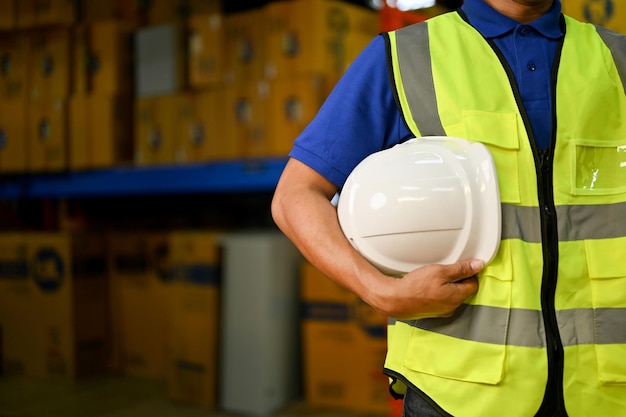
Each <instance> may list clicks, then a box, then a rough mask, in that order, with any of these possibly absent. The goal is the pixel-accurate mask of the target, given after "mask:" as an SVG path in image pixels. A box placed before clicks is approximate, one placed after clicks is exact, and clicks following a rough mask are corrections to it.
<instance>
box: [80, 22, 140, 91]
mask: <svg viewBox="0 0 626 417" xmlns="http://www.w3.org/2000/svg"><path fill="white" fill-rule="evenodd" d="M131 30H132V26H131V25H130V24H128V23H124V22H120V21H116V20H107V21H99V22H94V23H93V24H92V25H91V27H90V36H89V63H90V64H89V81H90V83H89V87H90V88H89V90H90V92H92V93H94V94H104V95H130V94H131V93H132V81H133V77H132V76H131V74H132V49H131V45H132V43H131V33H132V32H131Z"/></svg>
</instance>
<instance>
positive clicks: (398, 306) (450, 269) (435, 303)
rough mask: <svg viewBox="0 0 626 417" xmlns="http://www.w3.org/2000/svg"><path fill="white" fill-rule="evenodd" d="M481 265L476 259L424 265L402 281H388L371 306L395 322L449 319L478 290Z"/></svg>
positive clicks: (390, 279) (396, 279)
mask: <svg viewBox="0 0 626 417" xmlns="http://www.w3.org/2000/svg"><path fill="white" fill-rule="evenodd" d="M483 266H484V264H483V262H482V261H480V260H476V259H468V260H463V261H459V262H457V263H454V264H450V265H427V266H423V267H421V268H418V269H416V270H414V271H411V272H410V273H408V274H406V275H405V276H404V277H402V278H399V279H398V278H389V281H386V283H385V284H383V285H384V286H385V287H386V288H382V287H381V288H379V289H378V290H379V291H380V292H378V294H379V297H378V298H377V299H376V300H373V301H372V302H371V303H372V305H374V306H375V307H377V308H378V309H379V310H381V311H382V312H383V313H385V314H387V315H388V316H390V317H394V318H398V319H419V318H426V317H449V316H451V315H452V314H454V311H455V310H456V309H457V308H458V307H459V306H460V305H461V303H462V302H463V301H464V300H466V299H467V298H469V297H470V296H472V295H474V294H475V293H476V291H478V281H477V279H476V274H477V273H478V272H479V271H480V270H481V269H482V268H483ZM374 292H377V291H374Z"/></svg>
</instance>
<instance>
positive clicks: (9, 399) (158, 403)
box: [0, 377, 384, 417]
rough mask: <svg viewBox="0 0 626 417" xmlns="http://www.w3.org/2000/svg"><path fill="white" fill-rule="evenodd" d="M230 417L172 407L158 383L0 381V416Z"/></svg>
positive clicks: (333, 414) (291, 408) (303, 416)
mask: <svg viewBox="0 0 626 417" xmlns="http://www.w3.org/2000/svg"><path fill="white" fill-rule="evenodd" d="M148 416H149V417H231V416H234V415H233V414H229V413H225V412H219V411H215V410H209V409H206V408H202V407H194V406H189V405H182V404H176V403H173V402H172V401H170V400H168V399H167V398H166V397H165V386H164V385H163V384H162V383H161V382H156V381H146V380H139V379H133V378H128V377H106V378H99V379H95V380H89V381H83V382H79V383H71V382H60V381H55V382H46V381H35V380H32V379H19V378H18V379H15V378H11V379H9V378H0V417H148ZM272 417H384V416H378V415H372V414H358V413H350V412H341V411H337V410H321V409H311V408H310V407H307V406H306V405H305V404H303V403H302V402H294V403H293V404H289V405H288V406H287V407H285V409H284V410H281V411H280V412H279V413H277V414H275V415H274V416H272Z"/></svg>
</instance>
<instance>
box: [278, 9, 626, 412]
mask: <svg viewBox="0 0 626 417" xmlns="http://www.w3.org/2000/svg"><path fill="white" fill-rule="evenodd" d="M625 83H626V39H625V37H624V36H622V35H618V34H615V33H612V32H609V31H607V30H605V29H602V28H596V27H594V26H592V25H589V24H582V23H580V22H576V21H574V20H573V19H570V18H568V17H565V16H563V15H562V14H561V4H560V1H559V0H465V2H464V4H463V7H462V8H461V9H460V10H459V11H455V12H451V13H447V14H445V15H442V16H438V17H435V18H433V19H430V20H429V21H428V22H427V23H421V24H418V25H414V26H410V27H407V28H403V29H401V30H399V31H396V32H391V33H388V34H382V35H381V36H379V37H377V38H375V39H374V40H373V41H372V43H371V44H370V45H369V46H368V47H367V48H366V49H365V50H364V51H363V53H362V54H361V55H360V56H359V57H358V58H357V60H356V61H355V63H354V64H353V65H352V66H351V68H350V69H349V70H348V71H347V73H346V74H345V76H344V77H343V78H342V79H341V80H340V81H339V82H338V83H337V85H336V87H335V89H334V91H333V93H332V94H331V96H330V97H329V99H328V100H327V101H326V103H325V104H324V106H322V108H321V109H320V111H319V113H318V115H317V117H316V118H315V120H314V121H313V122H312V123H311V124H310V125H309V126H308V127H307V128H306V129H305V130H304V132H302V134H301V135H300V136H299V137H298V138H297V140H296V141H295V144H294V148H293V150H292V152H291V154H290V156H291V158H290V159H289V161H288V163H287V166H286V167H285V170H284V173H283V175H282V176H281V178H280V180H279V183H278V186H277V188H276V192H275V196H274V200H273V202H272V213H273V216H274V219H275V221H276V224H277V225H278V226H279V227H280V228H281V230H283V232H284V233H285V234H286V235H287V236H288V237H289V238H290V239H291V240H292V241H293V242H294V243H295V244H296V246H297V247H298V248H299V249H300V250H301V252H302V253H303V254H304V256H305V257H306V258H307V259H308V260H309V261H310V262H312V263H313V264H314V265H315V266H316V267H317V268H319V269H320V270H321V271H322V272H323V273H324V274H325V275H327V276H328V277H330V278H331V279H333V280H335V281H336V282H338V283H339V284H341V285H343V286H344V287H345V288H347V289H349V290H351V291H353V292H354V293H356V294H357V295H359V296H360V297H361V298H362V299H363V300H364V301H365V302H367V303H368V304H370V305H371V306H372V307H374V308H376V309H378V310H380V311H381V312H383V313H385V314H387V315H388V316H389V317H391V318H393V320H391V322H390V326H389V349H388V355H387V359H386V362H385V373H386V374H387V375H388V376H389V377H390V380H391V390H392V392H393V393H394V394H395V395H397V396H399V397H400V396H403V395H404V394H405V393H406V395H404V398H405V399H404V402H405V403H404V412H405V417H411V416H442V415H443V416H446V415H453V416H459V417H464V416H468V417H490V416H497V417H500V416H507V417H517V416H519V417H525V416H534V415H537V416H566V415H568V416H572V417H574V416H603V417H604V416H620V415H624V413H625V412H626V263H624V262H623V259H622V258H623V254H624V253H626V221H624V219H626V94H625V93H624V91H625V88H624V85H625ZM429 135H448V136H456V137H462V138H465V139H468V140H472V141H480V142H482V143H484V144H485V145H486V146H487V147H488V148H489V149H490V151H491V153H492V155H493V157H494V160H495V163H496V168H497V172H498V182H499V185H500V196H501V202H502V221H503V225H502V226H503V227H502V238H501V243H500V248H499V251H498V254H497V255H496V257H495V259H494V260H493V261H492V262H490V263H489V265H483V263H482V262H481V261H479V260H476V259H464V260H461V261H459V262H457V263H455V264H452V265H428V266H425V267H422V268H419V269H417V270H414V271H411V272H410V273H408V274H406V275H405V276H404V277H403V278H401V279H397V278H392V277H389V276H385V275H384V274H382V273H381V272H379V271H378V270H377V269H376V268H374V267H373V266H372V265H370V264H369V263H368V262H367V261H366V260H365V259H364V258H363V257H362V256H361V255H360V254H358V253H357V252H356V251H355V250H354V249H353V248H352V246H351V245H350V243H349V242H348V241H347V240H346V239H345V237H344V236H343V234H342V232H341V229H340V227H339V224H338V221H337V214H336V210H335V208H334V207H333V205H332V204H331V202H330V200H331V199H332V197H333V196H334V195H335V194H336V192H338V191H339V190H340V188H341V186H342V185H343V182H344V181H345V179H346V177H347V176H348V174H349V173H350V172H351V170H352V169H353V168H354V167H355V166H356V165H357V164H358V163H359V162H360V161H361V160H362V159H363V158H365V157H366V156H367V155H369V154H371V153H373V152H376V151H379V150H382V149H386V148H389V147H391V146H393V145H394V144H396V143H400V142H403V141H406V140H407V139H409V138H411V137H419V136H429ZM416 250H419V248H416ZM464 278H467V279H464Z"/></svg>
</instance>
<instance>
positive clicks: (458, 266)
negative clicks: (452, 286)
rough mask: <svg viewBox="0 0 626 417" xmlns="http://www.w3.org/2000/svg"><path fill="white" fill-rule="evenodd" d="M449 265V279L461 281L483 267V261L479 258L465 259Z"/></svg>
mask: <svg viewBox="0 0 626 417" xmlns="http://www.w3.org/2000/svg"><path fill="white" fill-rule="evenodd" d="M450 267H452V271H451V272H452V273H451V274H450V278H451V281H461V280H464V279H466V278H470V277H472V276H474V275H476V274H477V273H478V272H480V271H481V270H482V269H483V268H484V267H485V263H484V262H483V261H481V260H480V259H465V260H462V261H459V262H457V263H455V264H452V265H450Z"/></svg>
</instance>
